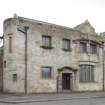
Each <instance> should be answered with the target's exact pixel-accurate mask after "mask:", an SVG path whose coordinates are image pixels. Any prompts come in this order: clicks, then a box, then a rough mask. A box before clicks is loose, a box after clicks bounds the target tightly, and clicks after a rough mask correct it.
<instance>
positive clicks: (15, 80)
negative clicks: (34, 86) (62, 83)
mask: <svg viewBox="0 0 105 105" xmlns="http://www.w3.org/2000/svg"><path fill="white" fill-rule="evenodd" d="M12 81H13V82H17V74H16V73H15V74H12Z"/></svg>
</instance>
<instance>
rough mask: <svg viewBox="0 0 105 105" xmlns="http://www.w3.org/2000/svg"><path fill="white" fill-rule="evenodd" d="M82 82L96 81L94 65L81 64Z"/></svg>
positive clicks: (80, 78) (80, 77)
mask: <svg viewBox="0 0 105 105" xmlns="http://www.w3.org/2000/svg"><path fill="white" fill-rule="evenodd" d="M79 74H80V76H79V80H80V82H94V66H93V65H86V64H85V65H80V72H79Z"/></svg>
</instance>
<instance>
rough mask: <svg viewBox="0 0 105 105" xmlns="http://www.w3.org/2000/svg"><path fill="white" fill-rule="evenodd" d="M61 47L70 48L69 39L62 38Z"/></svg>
mask: <svg viewBox="0 0 105 105" xmlns="http://www.w3.org/2000/svg"><path fill="white" fill-rule="evenodd" d="M62 48H63V49H64V50H70V40H69V39H63V43H62Z"/></svg>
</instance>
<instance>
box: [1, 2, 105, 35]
mask: <svg viewBox="0 0 105 105" xmlns="http://www.w3.org/2000/svg"><path fill="white" fill-rule="evenodd" d="M14 13H16V14H17V15H18V16H22V17H27V18H32V19H35V20H41V21H45V22H50V23H54V24H58V25H63V26H67V27H70V28H72V27H74V26H76V25H78V24H80V23H82V22H84V21H85V20H87V19H88V20H89V21H90V23H91V24H92V26H93V27H94V28H95V30H96V32H98V33H99V32H103V31H105V0H1V2H0V35H3V28H2V25H3V21H4V20H5V19H6V18H9V17H12V16H13V14H14Z"/></svg>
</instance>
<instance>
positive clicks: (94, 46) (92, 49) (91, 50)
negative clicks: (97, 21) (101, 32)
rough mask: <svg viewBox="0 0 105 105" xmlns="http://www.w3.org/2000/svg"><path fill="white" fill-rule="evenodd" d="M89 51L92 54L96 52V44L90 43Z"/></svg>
mask: <svg viewBox="0 0 105 105" xmlns="http://www.w3.org/2000/svg"><path fill="white" fill-rule="evenodd" d="M90 53H92V54H94V53H97V45H96V44H92V43H91V44H90Z"/></svg>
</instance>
